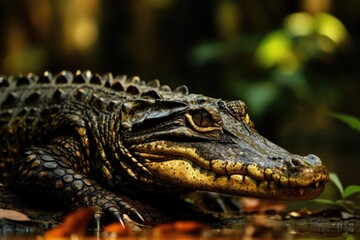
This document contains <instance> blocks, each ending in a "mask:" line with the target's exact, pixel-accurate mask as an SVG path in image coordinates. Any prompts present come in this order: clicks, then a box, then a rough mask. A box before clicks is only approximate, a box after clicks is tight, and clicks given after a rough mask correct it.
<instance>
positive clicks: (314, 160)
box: [306, 154, 321, 165]
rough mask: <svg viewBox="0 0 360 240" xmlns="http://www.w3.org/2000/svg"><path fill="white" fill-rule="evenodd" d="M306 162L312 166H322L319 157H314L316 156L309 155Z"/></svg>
mask: <svg viewBox="0 0 360 240" xmlns="http://www.w3.org/2000/svg"><path fill="white" fill-rule="evenodd" d="M306 161H307V162H308V163H310V164H315V165H321V160H320V158H319V157H318V156H316V155H314V154H309V155H307V156H306Z"/></svg>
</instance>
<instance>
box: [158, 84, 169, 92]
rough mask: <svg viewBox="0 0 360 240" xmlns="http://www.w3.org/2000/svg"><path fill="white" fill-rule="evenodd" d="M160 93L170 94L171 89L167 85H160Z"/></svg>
mask: <svg viewBox="0 0 360 240" xmlns="http://www.w3.org/2000/svg"><path fill="white" fill-rule="evenodd" d="M159 89H160V91H162V92H169V93H170V92H171V88H170V87H169V86H168V85H162V86H160V87H159Z"/></svg>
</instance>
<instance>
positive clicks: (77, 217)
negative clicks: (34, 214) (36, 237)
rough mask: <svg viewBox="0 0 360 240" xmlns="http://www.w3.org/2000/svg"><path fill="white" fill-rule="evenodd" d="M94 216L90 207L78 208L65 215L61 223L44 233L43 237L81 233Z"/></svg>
mask: <svg viewBox="0 0 360 240" xmlns="http://www.w3.org/2000/svg"><path fill="white" fill-rule="evenodd" d="M93 216H94V210H93V209H92V208H86V209H79V210H76V211H74V212H72V213H69V214H68V215H66V217H65V219H64V221H63V223H62V224H61V225H58V226H57V227H55V228H53V229H50V230H48V231H46V232H45V233H44V238H45V239H52V238H54V237H70V236H71V235H74V234H76V235H82V234H83V233H84V232H85V231H86V228H87V226H88V225H89V223H90V221H91V219H92V218H93Z"/></svg>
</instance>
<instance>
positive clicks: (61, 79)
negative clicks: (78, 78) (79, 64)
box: [55, 71, 73, 84]
mask: <svg viewBox="0 0 360 240" xmlns="http://www.w3.org/2000/svg"><path fill="white" fill-rule="evenodd" d="M72 79H73V74H72V73H71V72H69V71H62V72H61V73H60V74H58V75H57V76H56V77H55V82H56V83H57V84H66V83H68V84H70V83H71V80H72Z"/></svg>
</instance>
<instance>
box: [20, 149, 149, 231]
mask: <svg viewBox="0 0 360 240" xmlns="http://www.w3.org/2000/svg"><path fill="white" fill-rule="evenodd" d="M23 157H24V159H23V161H19V162H18V166H17V167H16V168H14V169H15V172H14V176H16V178H14V180H13V185H14V189H18V190H19V191H20V192H26V191H28V189H32V191H33V193H36V194H39V195H44V196H51V197H53V198H55V199H57V200H58V201H59V202H61V203H63V204H64V205H65V207H66V208H67V209H68V210H70V211H73V210H76V209H79V208H89V207H91V208H94V209H95V216H94V218H95V227H96V228H98V229H99V228H100V227H101V220H102V219H107V220H109V221H110V220H112V219H113V220H116V221H119V222H120V223H121V224H122V225H123V226H124V218H123V217H124V215H125V214H126V215H127V216H128V217H129V218H130V219H131V220H132V221H134V223H138V224H139V225H141V224H145V220H144V218H143V217H142V216H141V214H140V213H139V212H138V211H137V210H136V209H135V208H133V207H132V206H131V205H130V204H129V203H128V202H126V201H123V200H122V199H121V198H120V197H118V196H116V195H115V194H114V193H112V192H110V191H108V190H106V189H104V188H103V187H101V186H100V185H99V184H98V183H97V182H96V181H94V180H92V179H90V178H88V177H87V176H86V175H84V174H82V173H79V172H76V171H75V170H73V169H71V168H70V167H68V164H69V163H68V162H65V161H63V160H62V158H61V156H59V155H56V154H54V153H52V152H51V151H50V150H48V149H41V148H34V149H32V150H31V151H27V152H25V154H24V156H23Z"/></svg>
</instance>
